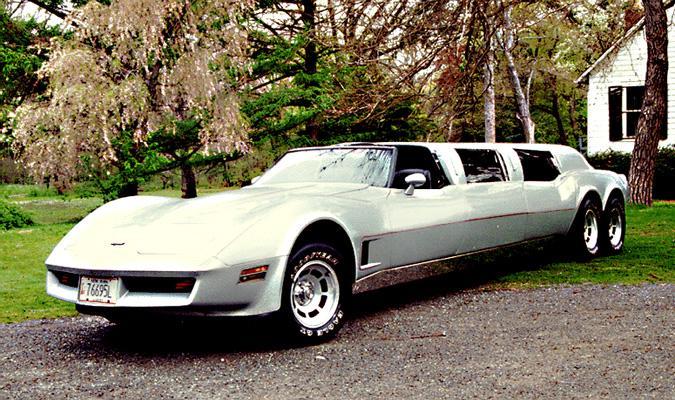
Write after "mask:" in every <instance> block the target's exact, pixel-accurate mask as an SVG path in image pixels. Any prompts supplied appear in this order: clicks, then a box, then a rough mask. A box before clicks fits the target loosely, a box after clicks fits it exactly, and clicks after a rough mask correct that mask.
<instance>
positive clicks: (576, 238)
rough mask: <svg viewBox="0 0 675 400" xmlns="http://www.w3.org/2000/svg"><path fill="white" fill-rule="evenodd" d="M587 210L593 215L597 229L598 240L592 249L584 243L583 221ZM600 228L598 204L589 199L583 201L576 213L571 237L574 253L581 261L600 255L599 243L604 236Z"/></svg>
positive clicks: (600, 213)
mask: <svg viewBox="0 0 675 400" xmlns="http://www.w3.org/2000/svg"><path fill="white" fill-rule="evenodd" d="M589 209H590V210H592V211H593V213H594V214H595V218H596V223H597V227H598V240H597V242H596V245H595V247H594V248H593V249H589V248H588V247H587V246H586V241H585V240H584V219H585V217H586V211H588V210H589ZM602 226H603V224H602V210H601V209H600V206H598V204H597V203H596V202H595V201H593V200H592V199H590V198H586V199H584V201H582V202H581V206H580V207H579V212H578V213H577V217H576V221H575V224H574V229H573V231H572V237H571V239H572V242H573V244H574V247H575V250H576V253H577V254H578V255H579V257H581V259H590V258H593V257H596V256H598V255H599V254H600V247H601V243H602V241H603V237H604V235H605V233H604V230H603V228H602Z"/></svg>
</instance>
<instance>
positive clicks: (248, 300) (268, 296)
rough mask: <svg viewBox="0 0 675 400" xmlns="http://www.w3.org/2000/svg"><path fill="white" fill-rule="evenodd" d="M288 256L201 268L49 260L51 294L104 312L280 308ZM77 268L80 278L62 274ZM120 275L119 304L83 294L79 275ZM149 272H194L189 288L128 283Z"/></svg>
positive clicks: (159, 275) (228, 312) (157, 275)
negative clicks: (255, 272)
mask: <svg viewBox="0 0 675 400" xmlns="http://www.w3.org/2000/svg"><path fill="white" fill-rule="evenodd" d="M286 262H287V256H279V257H272V258H267V259H261V260H257V261H254V262H250V263H246V264H245V265H236V266H229V265H223V264H222V262H220V261H219V260H218V259H216V258H214V259H213V260H212V265H211V266H209V268H206V269H203V270H199V271H190V270H184V271H173V270H172V271H136V270H133V271H124V270H119V271H118V270H87V269H80V268H69V267H67V266H56V265H47V294H48V295H50V296H53V297H56V298H58V299H61V300H64V301H68V302H70V303H74V304H77V305H78V310H81V311H83V312H85V313H90V314H98V315H103V316H106V315H113V314H119V313H124V312H125V311H128V312H133V313H142V312H144V311H148V312H152V311H156V312H160V313H162V314H167V313H168V314H176V315H185V316H190V315H192V316H252V315H262V314H267V313H270V312H274V311H277V310H278V309H279V308H280V306H281V291H282V286H283V279H284V270H285V266H286ZM261 265H267V266H268V270H267V273H266V275H265V277H264V279H255V280H249V281H245V282H240V279H239V278H240V274H241V272H242V271H243V270H245V269H249V268H254V267H257V266H261ZM63 273H67V274H72V275H73V276H74V279H73V280H71V281H68V282H66V283H63V282H61V281H60V280H59V276H61V275H62V274H63ZM81 276H91V277H108V278H112V277H119V278H120V279H121V282H122V284H121V285H120V293H119V297H118V301H117V302H116V304H114V305H108V304H92V303H87V302H81V301H79V300H78V284H77V283H76V282H79V277H81ZM138 278H143V279H146V280H148V281H152V280H153V279H163V278H194V279H195V283H194V286H193V287H192V290H190V291H189V292H183V293H181V292H176V291H156V290H153V291H147V290H143V289H140V290H139V289H138V288H133V287H131V286H132V285H126V284H125V280H131V279H136V280H137V279H138Z"/></svg>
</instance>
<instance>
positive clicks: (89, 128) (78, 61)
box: [14, 0, 250, 197]
mask: <svg viewBox="0 0 675 400" xmlns="http://www.w3.org/2000/svg"><path fill="white" fill-rule="evenodd" d="M248 6H250V2H246V1H245V2H240V1H236V0H208V1H206V0H205V1H189V0H182V1H181V0H172V1H161V0H119V1H115V2H112V4H111V5H110V6H105V5H102V4H99V3H97V2H89V3H88V4H87V5H85V6H84V7H82V8H81V9H77V10H76V11H74V12H73V15H72V16H71V17H72V18H73V20H74V21H76V22H77V28H76V29H75V32H74V35H73V38H72V39H71V40H64V41H54V42H53V43H52V49H51V55H50V59H49V61H48V62H47V63H46V64H45V65H44V66H43V67H42V69H41V76H43V77H45V78H46V79H48V81H49V86H48V91H47V93H46V94H45V96H44V98H43V99H41V100H36V101H33V102H30V103H28V104H25V105H24V106H22V107H20V108H19V110H18V111H17V128H16V131H15V140H14V150H15V152H16V154H17V155H19V157H20V159H21V160H22V161H23V162H25V163H26V164H27V165H29V166H30V167H31V168H30V170H31V172H32V173H33V175H34V176H35V178H37V179H43V178H45V177H52V178H53V179H55V180H56V181H57V182H58V183H59V185H61V186H62V187H67V186H68V185H70V184H71V182H72V181H73V179H74V178H75V177H76V176H77V175H78V171H79V170H80V169H82V168H91V167H99V168H100V170H102V171H103V174H102V175H103V176H105V175H108V174H110V173H115V172H118V171H125V170H126V171H137V170H138V169H139V168H140V169H143V170H144V173H153V172H157V171H160V170H163V169H166V168H171V167H179V168H181V170H182V171H183V182H184V185H183V196H184V197H192V196H194V195H195V194H196V190H195V179H194V174H193V173H192V163H193V161H194V158H195V157H197V158H200V159H202V160H203V159H204V157H198V155H199V153H201V154H203V155H209V156H212V155H216V156H219V157H220V159H225V158H227V157H228V156H230V157H231V156H232V155H236V154H238V153H241V152H245V151H246V150H247V146H248V145H247V142H246V136H245V132H244V121H243V119H242V118H241V117H240V114H239V101H238V97H237V96H238V94H237V90H238V81H237V78H238V77H239V76H240V73H239V71H240V70H241V69H242V67H243V66H244V65H245V62H246V51H245V49H246V46H245V44H246V35H245V33H244V31H243V30H242V29H241V28H240V27H239V25H238V23H237V19H236V18H237V15H241V14H242V13H243V12H244V10H245V9H246V7H248ZM167 136H168V137H170V138H172V140H169V141H167V140H166V137H167ZM161 138H164V139H161ZM153 140H155V142H154V143H153ZM168 143H171V145H170V146H169V145H168ZM176 143H180V144H181V146H176V145H175V144H176ZM156 154H159V155H161V157H156V156H155V155H156ZM146 157H151V158H153V160H155V161H157V162H156V163H155V167H156V168H154V169H152V168H146V167H145V165H144V161H145V158H146ZM217 158H218V157H216V159H217ZM86 160H89V164H87V163H86V162H85V161H86ZM141 167H142V168H141ZM97 169H98V168H97ZM137 183H138V181H137V177H135V176H134V175H133V174H130V176H129V179H128V180H127V181H126V182H124V183H123V186H124V187H123V188H122V190H121V194H122V195H125V194H135V192H136V190H137Z"/></svg>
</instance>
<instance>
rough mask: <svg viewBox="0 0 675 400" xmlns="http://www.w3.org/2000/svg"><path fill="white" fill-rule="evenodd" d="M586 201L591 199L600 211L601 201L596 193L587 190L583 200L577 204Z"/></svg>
mask: <svg viewBox="0 0 675 400" xmlns="http://www.w3.org/2000/svg"><path fill="white" fill-rule="evenodd" d="M586 199H591V200H592V201H594V202H595V204H597V206H598V207H600V209H601V210H602V199H601V198H600V195H599V194H598V192H596V191H593V190H589V191H588V193H586V195H584V198H583V199H582V200H581V203H579V204H580V205H581V204H582V203H583V202H584V200H586Z"/></svg>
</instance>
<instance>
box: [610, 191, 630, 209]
mask: <svg viewBox="0 0 675 400" xmlns="http://www.w3.org/2000/svg"><path fill="white" fill-rule="evenodd" d="M614 198H617V199H619V201H621V205H623V206H624V207H625V206H626V200H625V199H624V198H623V193H622V192H621V190H619V189H614V190H612V192H611V193H610V194H609V197H608V198H607V204H609V202H610V201H611V200H612V199H614ZM605 208H606V207H605Z"/></svg>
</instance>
